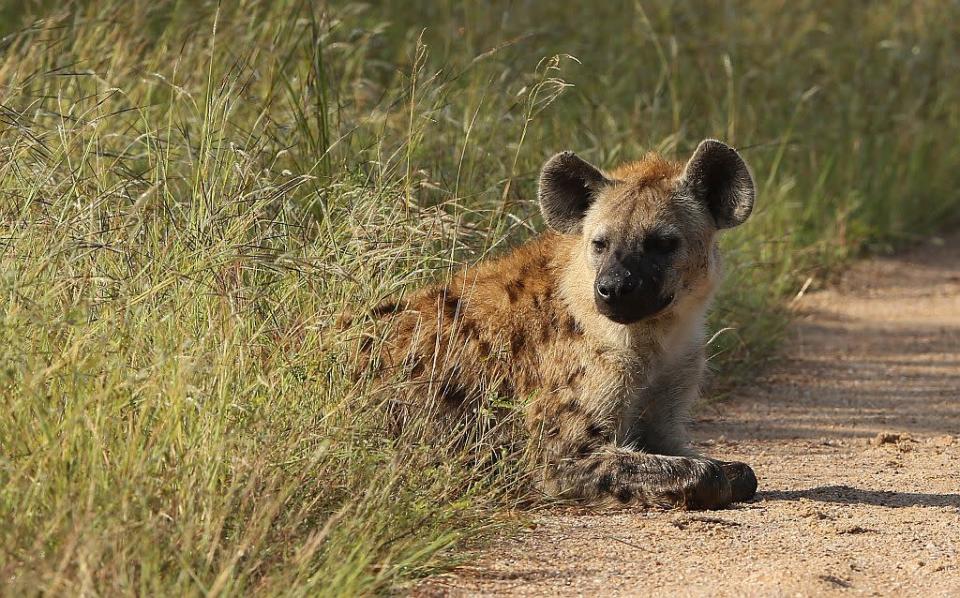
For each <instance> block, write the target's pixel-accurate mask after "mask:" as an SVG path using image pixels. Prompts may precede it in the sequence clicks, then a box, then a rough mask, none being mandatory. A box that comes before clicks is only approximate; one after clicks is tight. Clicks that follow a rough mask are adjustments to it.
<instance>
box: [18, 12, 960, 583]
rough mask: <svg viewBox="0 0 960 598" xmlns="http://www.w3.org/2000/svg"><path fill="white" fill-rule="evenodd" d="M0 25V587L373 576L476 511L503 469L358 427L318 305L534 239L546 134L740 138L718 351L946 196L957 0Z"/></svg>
mask: <svg viewBox="0 0 960 598" xmlns="http://www.w3.org/2000/svg"><path fill="white" fill-rule="evenodd" d="M0 15H2V17H3V19H2V21H0V35H2V36H3V37H2V40H0V264H2V267H0V393H2V400H3V403H2V409H0V579H2V582H0V587H2V588H3V590H4V592H5V593H9V594H11V595H12V594H19V593H24V592H26V593H28V594H36V593H48V592H49V593H70V594H73V593H78V592H79V593H85V594H133V593H139V594H188V595H189V594H215V595H220V594H236V593H241V592H253V591H256V592H258V593H264V594H315V593H320V592H322V593H329V594H356V593H371V592H377V591H383V590H385V589H387V588H391V587H396V586H397V585H398V584H402V583H404V582H405V581H407V580H409V579H411V578H414V577H417V576H420V575H423V574H425V573H427V572H429V571H431V570H433V569H434V568H436V567H439V566H442V565H443V564H444V563H447V562H449V559H450V558H455V557H456V550H455V549H456V548H457V547H458V546H460V545H461V543H462V541H463V540H465V539H472V538H474V537H476V536H477V535H478V534H479V535H481V536H482V534H483V533H484V531H485V530H488V529H490V527H491V526H495V525H497V520H498V519H497V516H496V513H497V511H498V510H499V509H503V508H504V507H508V506H509V504H510V500H511V496H512V495H511V494H510V492H509V486H510V483H511V479H510V476H509V475H506V474H504V475H503V476H500V477H495V478H493V479H491V478H490V477H489V476H480V475H478V474H477V473H476V472H473V471H471V470H469V468H464V467H462V466H461V465H458V464H457V463H451V462H445V461H442V460H438V459H436V458H435V456H434V455H433V453H432V452H431V451H430V450H429V446H428V444H424V445H421V443H417V442H409V443H400V444H398V443H394V442H391V441H389V440H387V439H385V438H383V437H382V436H380V435H379V434H378V433H377V428H376V426H375V423H374V422H375V420H376V417H375V409H374V408H373V406H371V405H370V399H369V398H368V397H367V395H366V393H365V389H364V386H363V385H362V384H355V383H353V382H351V381H350V379H349V378H348V376H347V375H346V364H347V361H348V359H349V355H348V350H347V347H348V346H349V343H348V342H346V341H348V340H349V338H347V337H345V336H344V334H341V333H338V332H334V329H333V328H332V327H331V326H330V325H331V323H332V322H333V321H334V319H335V318H336V316H337V314H338V313H340V312H341V311H342V310H343V309H362V308H363V307H364V306H369V305H372V304H374V303H375V302H377V301H379V300H380V299H382V298H383V297H384V296H386V295H388V294H391V293H394V292H397V291H399V290H401V289H404V288H409V287H411V286H414V285H417V284H420V283H422V282H424V281H426V280H429V279H432V278H434V277H436V276H438V275H440V273H442V272H443V271H444V270H446V269H447V268H449V267H453V266H455V265H457V264H461V263H464V262H471V261H474V260H477V259H479V258H481V257H482V256H484V255H486V254H487V253H489V252H496V251H499V250H501V248H502V247H504V246H506V245H509V244H515V243H517V242H520V241H522V240H523V239H524V238H526V237H528V236H529V235H531V234H533V231H534V230H536V229H537V228H539V227H540V224H539V219H538V217H537V216H536V208H535V205H534V204H533V202H532V198H533V197H534V181H535V178H536V173H537V170H538V168H539V166H540V164H541V163H542V161H543V160H544V158H545V157H547V156H548V155H550V154H551V153H552V152H555V151H558V150H561V149H566V148H570V149H575V150H577V151H578V152H580V153H581V154H582V155H584V156H585V157H586V158H588V159H590V160H592V161H594V162H596V163H599V164H602V165H612V164H615V163H617V162H618V161H621V160H625V159H628V158H630V157H634V156H638V155H640V154H641V153H642V152H643V151H645V150H648V149H657V150H660V151H662V152H664V153H666V154H668V155H670V156H676V157H685V156H686V155H687V154H688V153H689V151H690V150H691V149H692V148H693V147H694V146H695V144H696V143H697V142H698V141H699V140H700V139H701V138H703V137H706V136H715V137H720V138H723V139H725V140H727V141H729V142H731V143H733V144H735V145H737V146H739V147H740V148H741V149H742V150H743V153H744V155H745V156H746V158H747V159H748V161H749V162H750V163H751V164H752V166H753V169H754V174H755V176H756V179H757V181H758V184H759V200H758V206H759V208H758V210H757V212H756V213H755V216H754V217H753V219H752V220H751V222H750V223H749V224H748V225H747V226H745V227H744V228H743V229H742V230H738V231H736V232H734V233H732V234H731V235H729V236H728V237H727V238H726V239H725V245H726V248H727V251H728V256H729V258H728V271H729V280H728V284H727V286H726V288H725V290H724V292H723V294H722V297H721V301H720V304H719V306H718V309H717V310H716V312H715V315H714V326H715V327H716V328H717V329H721V328H725V329H726V328H729V329H730V330H729V331H727V332H724V333H722V334H720V335H719V336H718V337H717V340H716V341H715V343H714V346H713V347H712V351H713V352H714V353H715V354H716V356H717V357H716V362H717V363H719V364H720V365H721V366H722V367H723V368H725V369H726V370H727V371H734V372H737V371H740V370H739V369H738V366H740V367H742V366H743V365H744V364H755V363H756V361H757V360H758V359H760V358H762V357H763V356H765V355H767V354H768V353H769V351H770V350H771V348H772V347H773V346H774V344H775V342H776V340H777V338H778V334H779V330H780V328H781V327H782V323H783V317H782V315H781V314H780V313H779V306H780V305H782V303H783V300H784V299H785V298H786V297H788V296H789V295H790V294H791V293H795V292H796V291H797V289H798V288H799V287H800V285H801V284H802V283H803V282H804V281H805V280H807V277H809V276H810V275H813V274H816V273H817V272H818V271H821V270H822V269H825V268H830V267H833V266H834V265H836V264H837V263H839V262H841V261H842V260H843V259H844V258H846V257H847V256H849V255H852V254H854V253H856V252H858V251H860V250H862V249H863V248H865V247H870V246H871V245H883V244H885V243H888V242H890V241H891V240H896V239H904V238H915V237H917V236H919V235H921V234H923V233H924V232H925V231H928V230H930V229H931V228H932V227H935V226H938V225H943V224H946V223H947V222H948V221H949V220H952V219H954V217H955V214H956V208H957V205H958V204H960V197H958V195H957V192H956V189H957V188H958V184H960V171H958V169H957V168H956V166H955V165H956V164H958V163H960V147H958V145H957V143H956V139H957V131H958V119H960V47H958V43H960V33H958V32H957V30H956V28H955V27H954V26H953V24H954V23H956V22H957V21H958V19H960V6H958V5H957V4H955V3H943V2H937V1H934V0H926V1H919V2H917V1H912V2H907V1H894V0H888V1H885V2H882V3H876V4H871V5H864V4H861V3H841V2H829V1H827V0H792V1H790V2H786V1H769V0H762V1H761V0H752V1H744V2H711V3H702V2H692V1H691V2H666V1H659V0H656V1H649V2H608V3H599V4H596V5H594V6H587V4H584V3H576V4H573V3H572V4H571V5H570V6H567V5H565V4H564V3H561V2H543V3H533V2H495V3H493V4H492V5H488V4H486V3H459V2H453V1H441V2H434V1H428V0H405V1H403V2H400V1H399V0H382V1H381V2H378V3H375V4H369V5H367V4H360V3H356V2H331V3H329V4H321V5H314V4H311V3H306V2H299V1H293V0H290V1H276V2H268V1H266V0H249V1H246V2H236V3H234V2H224V3H221V4H219V5H217V4H215V3H212V2H210V3H204V4H195V3H185V2H175V1H172V0H170V1H164V2H146V1H144V0H131V1H128V2H118V1H113V0H103V1H100V2H78V3H70V4H68V5H66V6H64V5H62V4H60V3H48V2H33V3H26V4H25V3H18V2H8V3H6V4H4V5H2V6H0ZM349 334H350V332H349V331H348V332H347V333H346V335H347V336H349Z"/></svg>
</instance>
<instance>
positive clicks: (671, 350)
mask: <svg viewBox="0 0 960 598" xmlns="http://www.w3.org/2000/svg"><path fill="white" fill-rule="evenodd" d="M571 156H572V154H571ZM564 159H567V158H564ZM584 164H585V163H584ZM586 167H589V165H587V166H586ZM683 175H684V165H683V164H679V163H675V162H670V161H667V160H665V159H663V158H661V157H659V156H657V155H655V154H650V155H647V156H646V157H644V158H643V159H642V160H639V161H637V162H633V163H630V164H627V165H624V166H622V167H620V168H618V169H615V170H613V171H611V172H609V173H608V174H607V175H604V176H606V177H607V180H608V181H607V182H608V184H605V186H604V187H603V189H602V190H601V191H598V192H597V193H596V195H595V196H591V198H592V199H591V201H592V204H591V205H590V208H589V210H588V211H586V213H585V214H584V215H583V217H582V222H581V223H580V224H579V226H580V227H581V230H580V232H579V234H570V233H561V232H555V231H548V232H546V233H544V234H542V235H540V236H539V237H537V238H536V239H534V240H532V241H530V242H528V243H526V244H524V245H522V246H520V247H518V248H516V249H515V250H513V251H512V252H510V253H508V254H507V255H505V256H503V257H501V258H499V259H495V260H490V261H486V262H483V263H480V264H479V265H477V266H474V267H471V268H467V269H465V270H463V271H461V272H459V273H458V274H456V275H454V276H452V277H451V278H450V280H449V281H447V282H446V283H445V284H437V285H434V286H431V287H428V288H425V289H422V290H420V291H417V292H415V293H413V294H412V295H410V296H408V297H406V298H405V299H404V300H403V301H394V300H391V301H388V302H384V303H383V304H381V305H380V306H378V307H376V308H375V309H374V310H373V312H372V314H371V315H372V317H373V318H374V319H375V320H377V321H380V322H383V323H386V324H388V326H387V336H386V338H385V339H384V342H383V344H382V345H381V346H379V348H377V349H376V350H374V347H373V345H371V344H366V345H364V346H362V347H361V352H362V353H364V355H365V356H366V362H367V363H368V367H370V368H372V369H374V370H375V375H376V377H377V378H378V379H379V380H381V381H388V380H397V379H400V380H406V381H407V384H405V385H403V386H402V387H398V386H389V387H385V388H389V392H392V393H395V395H396V396H393V397H392V398H391V400H390V403H391V404H392V405H393V408H392V409H391V412H392V414H393V420H392V421H393V422H394V424H395V425H396V426H398V428H400V429H402V428H403V427H404V426H406V425H409V423H410V422H412V421H419V420H421V419H422V418H424V417H428V418H431V419H432V420H434V421H437V422H441V424H442V425H453V423H454V422H459V423H460V424H463V425H465V426H466V427H467V428H469V426H470V425H471V422H472V421H473V419H474V418H475V416H476V414H477V413H478V411H479V410H482V409H484V408H492V407H490V403H489V402H490V398H491V397H503V398H506V399H509V402H510V403H512V404H513V405H515V406H516V407H515V408H516V409H520V410H521V411H522V414H523V426H522V431H521V432H513V434H515V435H516V434H520V435H521V436H522V437H523V438H521V439H519V440H520V441H521V442H522V443H523V444H525V445H527V447H528V449H529V450H530V453H531V455H532V456H533V458H534V460H535V461H536V462H537V463H538V464H539V466H540V473H539V474H538V478H539V479H538V482H539V484H540V486H541V487H542V488H543V489H544V490H545V491H547V492H548V493H549V494H551V495H556V496H560V497H570V498H576V499H582V500H615V501H619V502H631V501H632V502H639V503H642V504H649V505H686V506H691V507H715V506H722V505H723V504H726V503H728V502H730V500H733V499H735V498H737V496H736V488H733V489H732V490H731V481H732V479H733V478H734V477H736V475H739V474H738V472H741V473H742V471H741V470H738V469H737V468H736V467H732V468H731V466H727V470H726V473H724V471H723V466H722V465H721V464H719V463H717V462H713V461H711V460H708V459H703V458H699V457H697V456H696V455H694V454H693V452H692V451H690V449H689V448H688V445H687V438H686V434H685V430H684V421H685V418H686V417H687V410H688V409H689V407H690V404H691V403H692V401H693V400H694V398H695V397H696V394H697V391H698V388H699V384H700V379H701V377H702V374H703V370H704V358H703V319H704V314H705V311H706V308H707V305H708V303H709V301H710V298H711V297H712V295H713V291H714V289H715V287H716V284H717V282H718V280H719V252H718V250H717V245H716V230H717V229H716V226H714V224H713V221H712V220H711V217H710V212H709V210H708V209H707V208H706V207H705V206H704V205H703V203H702V202H699V201H697V200H696V199H695V198H692V197H690V196H689V194H685V193H684V191H683V189H684V186H683V185H684V180H683ZM596 176H600V175H599V173H598V174H597V175H596ZM545 184H546V183H545ZM666 233H669V234H670V235H676V236H678V237H679V238H680V239H681V240H682V242H681V245H680V248H679V249H678V250H677V252H676V255H675V259H674V260H673V261H672V264H671V267H670V269H669V272H668V274H667V275H666V276H665V278H664V288H665V289H666V291H665V292H667V291H669V292H670V293H673V294H674V295H675V297H676V298H675V300H674V301H673V303H672V304H671V305H670V307H669V308H667V309H665V310H664V311H663V312H661V313H658V314H656V315H655V316H653V317H650V318H647V319H644V320H641V321H639V322H636V323H632V324H629V325H622V324H617V323H615V322H613V321H611V320H609V319H607V318H606V317H604V316H602V315H600V314H599V313H598V312H597V308H596V307H595V305H594V292H593V281H594V278H595V276H596V274H597V270H598V268H599V266H598V265H597V263H596V259H594V256H593V254H592V253H591V244H590V243H591V239H592V238H594V236H595V235H598V234H603V235H605V238H609V239H611V240H612V241H611V242H616V243H621V244H624V243H626V244H633V245H630V246H634V245H636V244H637V243H641V244H642V243H643V242H645V241H644V240H645V239H650V238H653V236H654V235H656V234H666ZM624 246H627V245H624ZM418 418H419V419H418ZM517 440H518V439H516V438H514V439H512V441H514V442H515V441H517ZM744 467H746V466H744ZM747 469H749V468H747ZM750 475H751V476H752V472H751V473H750ZM741 494H743V492H741ZM750 494H752V491H751V492H750ZM740 498H742V496H741V497H740Z"/></svg>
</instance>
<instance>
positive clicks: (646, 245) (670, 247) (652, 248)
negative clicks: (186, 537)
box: [643, 235, 680, 254]
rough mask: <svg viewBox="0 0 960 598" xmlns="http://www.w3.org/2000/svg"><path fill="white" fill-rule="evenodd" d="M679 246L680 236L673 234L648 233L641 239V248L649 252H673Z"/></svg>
mask: <svg viewBox="0 0 960 598" xmlns="http://www.w3.org/2000/svg"><path fill="white" fill-rule="evenodd" d="M679 247H680V237H677V236H675V235H650V236H649V237H647V238H646V239H644V240H643V249H644V251H648V252H650V253H663V254H666V253H673V252H674V251H676V250H677V248H679Z"/></svg>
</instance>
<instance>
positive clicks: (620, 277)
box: [596, 270, 637, 303]
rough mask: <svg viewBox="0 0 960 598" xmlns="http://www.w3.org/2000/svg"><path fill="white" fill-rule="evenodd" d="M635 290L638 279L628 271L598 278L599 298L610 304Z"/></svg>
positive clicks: (597, 289) (597, 290) (611, 273)
mask: <svg viewBox="0 0 960 598" xmlns="http://www.w3.org/2000/svg"><path fill="white" fill-rule="evenodd" d="M635 288H637V283H636V277H635V276H632V275H631V274H630V272H628V271H626V270H621V271H616V272H610V273H607V274H604V275H601V276H599V277H598V278H597V284H596V292H597V296H598V297H599V298H600V299H602V300H603V301H606V302H608V303H610V302H614V301H616V300H617V299H619V298H621V297H623V296H624V295H627V294H629V293H631V292H632V291H633V290H634V289H635Z"/></svg>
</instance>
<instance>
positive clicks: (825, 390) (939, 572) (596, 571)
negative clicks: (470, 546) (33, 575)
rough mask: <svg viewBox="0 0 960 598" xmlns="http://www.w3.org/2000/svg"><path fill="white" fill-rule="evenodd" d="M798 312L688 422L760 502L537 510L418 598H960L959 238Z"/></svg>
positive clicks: (805, 301)
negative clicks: (777, 357) (728, 388)
mask: <svg viewBox="0 0 960 598" xmlns="http://www.w3.org/2000/svg"><path fill="white" fill-rule="evenodd" d="M798 309H799V310H800V313H801V317H800V318H799V320H798V322H797V323H796V325H795V326H794V338H793V340H792V342H790V343H789V347H788V349H787V355H786V359H784V360H783V361H782V362H781V363H780V364H779V365H778V366H776V367H774V368H772V370H771V371H769V372H767V373H766V374H764V375H763V376H762V377H761V378H760V380H759V383H754V384H751V386H750V388H743V389H742V390H740V391H739V392H738V393H736V394H737V397H736V398H735V399H734V400H733V401H732V402H728V403H725V404H722V405H718V406H715V407H707V408H705V409H703V410H701V411H700V417H699V419H698V421H697V422H696V424H695V426H694V429H695V434H696V438H697V441H698V444H699V445H700V446H701V447H702V449H703V450H704V452H706V453H707V454H710V455H712V456H715V457H721V458H724V459H737V460H742V461H746V462H747V463H749V464H751V465H752V466H753V467H754V469H755V470H756V472H757V476H758V477H759V479H760V492H759V493H758V496H757V498H756V499H755V500H753V501H752V502H750V503H746V504H742V505H737V506H735V507H733V508H730V509H726V510H722V511H712V512H678V511H674V512H663V511H660V512H656V511H642V510H637V509H635V510H629V511H587V510H581V511H552V512H548V513H545V514H541V515H538V516H536V517H535V522H536V526H535V527H533V528H531V529H530V530H529V531H527V532H526V533H523V534H521V535H520V537H518V538H514V539H511V540H505V541H504V542H503V543H501V544H500V545H499V546H495V547H493V548H492V549H490V550H489V551H488V552H487V553H485V555H483V556H481V557H480V558H479V559H478V560H477V561H476V562H475V564H472V565H470V566H465V567H462V568H460V569H458V570H457V571H455V572H454V573H453V574H451V575H448V576H446V577H441V578H435V579H434V580H431V581H430V582H428V584H427V585H426V586H421V589H420V591H418V592H415V593H422V594H450V595H491V594H492V595H536V596H557V595H571V596H573V595H580V596H635V595H664V596H667V595H669V596H818V595H833V594H867V595H882V596H905V595H912V596H921V595H922V596H947V595H954V596H960V236H954V237H952V238H950V239H948V240H946V242H944V243H941V244H938V245H928V246H926V247H922V248H918V249H916V250H914V251H911V252H908V253H906V254H904V255H900V256H897V257H894V258H883V259H876V260H871V261H867V262H864V263H862V264H860V265H858V266H857V267H855V268H853V269H852V270H851V271H850V272H849V273H847V275H846V276H844V278H843V279H842V280H841V281H840V283H839V284H838V285H836V286H834V287H833V288H832V289H830V290H826V291H821V292H816V293H810V294H808V295H806V296H805V297H803V298H802V299H800V300H799V301H798Z"/></svg>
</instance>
